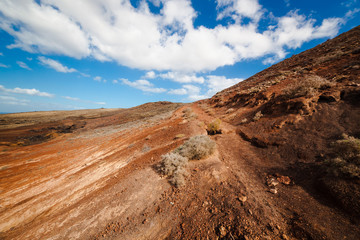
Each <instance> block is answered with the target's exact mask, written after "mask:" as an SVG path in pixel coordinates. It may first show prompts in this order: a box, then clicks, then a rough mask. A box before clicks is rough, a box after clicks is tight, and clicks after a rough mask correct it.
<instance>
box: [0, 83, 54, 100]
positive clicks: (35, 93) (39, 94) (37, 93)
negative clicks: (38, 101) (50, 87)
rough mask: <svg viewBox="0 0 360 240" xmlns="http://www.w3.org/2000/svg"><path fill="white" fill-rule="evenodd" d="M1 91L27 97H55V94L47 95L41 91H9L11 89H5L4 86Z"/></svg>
mask: <svg viewBox="0 0 360 240" xmlns="http://www.w3.org/2000/svg"><path fill="white" fill-rule="evenodd" d="M0 91H3V92H7V93H18V94H26V95H32V96H40V97H54V96H55V95H54V94H51V93H47V92H40V91H39V90H37V89H35V88H32V89H27V88H18V87H16V88H14V89H9V88H5V87H4V86H2V85H0Z"/></svg>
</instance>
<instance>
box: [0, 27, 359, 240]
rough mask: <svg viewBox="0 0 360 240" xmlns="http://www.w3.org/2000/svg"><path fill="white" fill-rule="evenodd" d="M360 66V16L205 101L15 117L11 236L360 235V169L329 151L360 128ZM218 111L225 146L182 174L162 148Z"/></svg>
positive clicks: (197, 131) (8, 162) (2, 160)
mask: <svg viewBox="0 0 360 240" xmlns="http://www.w3.org/2000/svg"><path fill="white" fill-rule="evenodd" d="M359 71H360V27H356V28H354V29H353V30H351V31H349V32H347V33H344V34H342V35H340V36H338V37H336V38H334V39H332V40H328V41H326V42H325V43H323V44H321V45H319V46H317V47H315V48H313V49H310V50H308V51H305V52H303V53H301V54H298V55H296V56H293V57H291V58H289V59H287V60H285V61H283V62H280V63H278V64H276V65H274V66H272V67H270V68H268V69H266V70H264V71H262V72H260V73H258V74H256V75H254V76H253V77H251V78H249V79H247V80H245V81H243V82H240V83H239V84H237V85H235V86H233V87H230V88H228V89H226V90H224V91H222V92H219V93H217V94H216V95H215V96H214V97H212V98H211V99H207V100H202V101H199V102H196V103H192V104H186V105H182V104H172V103H167V102H160V103H149V104H145V105H142V106H139V107H136V108H133V109H114V110H108V111H107V112H106V113H105V112H103V115H101V111H99V110H97V111H98V112H96V113H93V114H90V112H89V113H88V114H90V115H91V116H92V117H91V116H90V115H82V116H81V114H80V115H77V114H73V115H71V116H69V117H68V118H66V119H64V118H55V120H52V121H51V122H41V123H38V122H36V121H35V122H34V121H33V120H32V119H31V117H30V116H22V117H24V118H22V117H21V116H20V119H22V120H21V121H20V120H18V119H19V116H17V120H14V118H11V117H9V118H7V119H6V121H1V122H2V123H4V124H3V125H5V126H4V127H2V128H1V130H0V138H1V145H0V199H1V200H0V201H1V202H0V231H1V234H0V237H1V238H3V239H334V240H335V239H358V238H359V236H360V227H359V226H360V221H359V217H360V203H359V199H360V187H359V186H360V182H359V178H357V177H356V176H355V177H349V176H347V177H344V176H341V175H336V174H332V172H331V171H329V165H328V162H329V159H332V158H333V157H334V154H335V155H336V153H334V144H333V143H334V142H336V141H339V140H340V139H342V135H343V134H347V135H348V136H354V137H357V138H359V137H360V79H359ZM89 111H91V110H89ZM4 116H6V115H4ZM0 118H1V120H3V117H0ZM216 119H221V120H222V122H221V125H220V128H221V134H216V135H211V136H210V137H211V139H213V140H214V141H215V142H216V146H217V150H216V151H215V153H214V154H212V155H211V156H210V157H207V158H206V159H201V160H198V161H190V162H189V163H188V165H187V167H186V170H187V172H188V175H187V176H186V184H185V185H184V186H181V187H179V188H176V187H174V186H172V185H171V184H170V183H169V181H168V179H167V178H166V177H164V176H162V175H161V174H159V172H158V170H157V169H158V168H157V166H158V164H159V162H160V161H161V155H163V154H165V153H168V152H171V151H172V150H174V149H176V148H177V147H178V146H180V145H181V144H182V143H183V142H184V141H186V140H187V139H189V138H190V137H191V136H196V135H207V131H206V127H207V125H208V124H209V123H211V122H212V121H214V120H216ZM14 121H15V122H16V121H18V122H20V124H21V123H22V122H25V123H24V125H22V126H20V127H13V126H6V125H7V124H13V123H14ZM29 122H30V123H31V124H28V123H29ZM41 136H45V137H41ZM352 166H354V169H356V168H355V167H356V164H355V165H352Z"/></svg>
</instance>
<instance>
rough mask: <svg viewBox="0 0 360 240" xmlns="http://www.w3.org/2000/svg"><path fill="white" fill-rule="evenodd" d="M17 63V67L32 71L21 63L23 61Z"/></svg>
mask: <svg viewBox="0 0 360 240" xmlns="http://www.w3.org/2000/svg"><path fill="white" fill-rule="evenodd" d="M16 63H17V65H19V67H21V68H24V69H27V70H30V71H31V70H32V69H31V68H30V67H29V66H28V65H27V64H26V63H24V62H21V61H17V62H16Z"/></svg>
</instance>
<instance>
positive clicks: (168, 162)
mask: <svg viewBox="0 0 360 240" xmlns="http://www.w3.org/2000/svg"><path fill="white" fill-rule="evenodd" d="M187 163H188V159H187V158H186V157H183V156H181V155H180V154H178V153H172V152H171V153H167V154H164V155H162V156H161V168H160V170H161V172H162V173H163V174H164V175H167V176H172V175H173V174H174V172H176V171H177V170H178V169H181V168H184V167H185V166H186V164H187Z"/></svg>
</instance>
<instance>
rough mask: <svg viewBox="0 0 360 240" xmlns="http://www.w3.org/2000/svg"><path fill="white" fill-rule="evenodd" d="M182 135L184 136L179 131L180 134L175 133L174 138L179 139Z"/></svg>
mask: <svg viewBox="0 0 360 240" xmlns="http://www.w3.org/2000/svg"><path fill="white" fill-rule="evenodd" d="M183 137H185V134H183V133H180V134H177V135H176V136H175V137H174V139H180V138H183Z"/></svg>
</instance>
